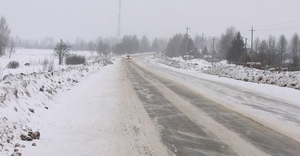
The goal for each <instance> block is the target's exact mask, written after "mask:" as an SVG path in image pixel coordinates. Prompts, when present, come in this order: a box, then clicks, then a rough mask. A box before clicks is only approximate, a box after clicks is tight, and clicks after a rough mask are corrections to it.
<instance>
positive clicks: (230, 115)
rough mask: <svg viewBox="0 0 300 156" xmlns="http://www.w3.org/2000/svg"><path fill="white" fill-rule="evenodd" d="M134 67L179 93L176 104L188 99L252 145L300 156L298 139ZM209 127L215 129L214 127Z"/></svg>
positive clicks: (275, 152) (175, 83)
mask: <svg viewBox="0 0 300 156" xmlns="http://www.w3.org/2000/svg"><path fill="white" fill-rule="evenodd" d="M134 67H135V68H136V70H140V71H141V72H140V73H143V75H144V76H145V77H148V78H149V79H152V81H155V82H153V83H152V84H160V88H163V87H165V88H168V89H169V90H170V91H171V92H173V93H172V94H174V95H176V94H177V95H180V96H181V99H183V100H181V101H182V102H181V103H178V104H177V106H180V105H182V103H184V101H187V102H185V103H187V105H185V106H186V107H194V109H197V110H199V111H203V112H205V114H206V115H208V116H209V117H210V118H212V119H213V120H215V121H217V122H218V123H220V124H222V126H223V127H226V129H228V130H230V131H232V132H235V133H237V134H238V135H240V136H241V137H242V138H244V139H246V140H247V141H249V142H250V143H251V144H252V145H254V146H256V147H257V148H259V149H260V150H262V151H264V152H266V153H268V154H271V155H295V156H296V155H300V145H299V142H297V141H295V140H293V139H291V138H288V137H286V136H284V135H282V134H280V133H277V132H275V131H273V130H272V129H269V128H266V127H264V126H263V125H261V124H259V123H257V122H255V121H253V120H251V119H249V118H247V117H244V116H242V115H240V114H238V113H236V112H233V111H231V110H229V109H227V108H225V107H223V106H221V105H219V104H217V103H214V102H212V101H210V100H209V99H206V98H204V97H202V96H201V95H199V94H198V93H196V92H194V91H192V90H190V89H189V88H187V87H185V86H184V85H183V84H180V83H178V82H175V81H172V80H170V79H168V78H166V77H164V78H163V77H161V76H158V75H156V74H155V73H153V72H150V71H148V70H146V69H144V68H142V67H139V66H137V65H136V64H135V66H134ZM165 90H166V89H164V91H163V92H164V93H165V92H166V91H165ZM170 97H171V96H170ZM172 97H173V96H172ZM175 97H176V96H175ZM177 97H178V96H177ZM176 99H177V100H174V98H173V103H174V104H176V101H180V98H176ZM171 100H172V99H171ZM188 103H189V104H188ZM188 105H189V106H188ZM191 105H192V106H191ZM183 109H185V108H184V107H183V108H182V110H183ZM191 110H193V109H191ZM196 121H199V120H196ZM200 123H201V122H200ZM208 130H210V131H211V130H212V131H213V129H208ZM245 148H246V147H245ZM234 149H237V148H234Z"/></svg>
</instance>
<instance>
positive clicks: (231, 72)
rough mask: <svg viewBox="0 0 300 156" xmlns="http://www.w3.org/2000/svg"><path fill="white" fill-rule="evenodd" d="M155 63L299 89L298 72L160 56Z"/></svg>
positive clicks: (154, 57)
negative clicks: (212, 63)
mask: <svg viewBox="0 0 300 156" xmlns="http://www.w3.org/2000/svg"><path fill="white" fill-rule="evenodd" d="M152 59H154V60H155V61H157V62H159V63H162V64H166V65H168V66H172V67H175V68H181V69H187V70H195V71H200V72H202V73H206V74H211V75H217V76H220V77H227V78H232V79H236V80H242V81H246V82H254V83H263V84H271V85H277V86H281V87H290V88H294V89H300V72H299V71H298V72H278V71H268V70H258V69H254V68H248V67H243V66H235V65H230V64H227V63H226V62H219V63H215V64H214V66H212V65H211V63H209V62H207V61H205V60H201V59H194V60H187V61H184V60H183V59H182V58H167V57H165V56H163V55H161V54H155V55H153V57H152Z"/></svg>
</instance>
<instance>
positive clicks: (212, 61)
mask: <svg viewBox="0 0 300 156" xmlns="http://www.w3.org/2000/svg"><path fill="white" fill-rule="evenodd" d="M212 40H213V47H212V48H213V51H212V55H211V56H212V58H211V65H212V66H213V65H214V53H215V37H213V39H212Z"/></svg>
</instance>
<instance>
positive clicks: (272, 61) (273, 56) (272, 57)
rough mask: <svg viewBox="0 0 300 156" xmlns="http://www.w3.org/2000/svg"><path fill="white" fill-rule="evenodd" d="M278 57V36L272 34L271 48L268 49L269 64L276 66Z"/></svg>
mask: <svg viewBox="0 0 300 156" xmlns="http://www.w3.org/2000/svg"><path fill="white" fill-rule="evenodd" d="M276 59H277V49H276V38H275V37H274V36H272V35H270V36H269V50H268V64H269V65H273V66H274V65H275V61H276Z"/></svg>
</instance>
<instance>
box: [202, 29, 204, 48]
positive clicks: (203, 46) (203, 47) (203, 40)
mask: <svg viewBox="0 0 300 156" xmlns="http://www.w3.org/2000/svg"><path fill="white" fill-rule="evenodd" d="M203 35H204V34H203V33H202V52H203V49H204V43H203V41H204V38H203Z"/></svg>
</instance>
